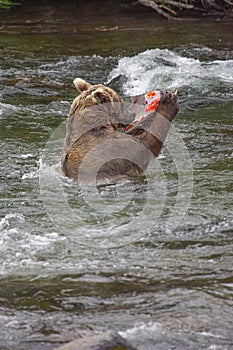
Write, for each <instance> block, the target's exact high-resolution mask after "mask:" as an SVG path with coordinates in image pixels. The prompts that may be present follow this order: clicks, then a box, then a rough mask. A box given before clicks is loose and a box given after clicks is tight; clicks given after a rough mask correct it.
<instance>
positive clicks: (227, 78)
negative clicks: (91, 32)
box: [108, 49, 233, 98]
mask: <svg viewBox="0 0 233 350" xmlns="http://www.w3.org/2000/svg"><path fill="white" fill-rule="evenodd" d="M232 68H233V60H225V61H224V60H214V61H209V62H206V61H201V60H200V59H195V58H192V57H186V56H183V55H181V54H179V53H176V52H175V51H171V50H168V49H164V50H162V49H151V50H146V51H144V52H141V53H139V54H137V55H135V56H132V57H123V58H121V59H120V60H119V61H118V65H117V67H115V68H114V69H113V70H112V72H111V73H110V75H109V77H108V82H109V83H110V82H111V81H112V80H113V79H117V78H119V77H120V76H123V77H125V79H126V82H125V84H124V86H123V91H124V93H125V94H126V95H139V94H143V93H145V92H146V91H148V90H150V89H180V90H184V91H185V92H186V93H188V94H191V95H193V94H197V93H199V94H202V95H203V94H204V95H205V96H207V95H208V96H209V94H212V93H213V94H214V95H216V92H218V95H219V94H220V95H221V97H227V98H229V96H232V94H233V92H232V81H233V69H232ZM216 89H217V90H216ZM215 90H216V91H215ZM221 90H223V91H222V93H221ZM226 95H227V96H226Z"/></svg>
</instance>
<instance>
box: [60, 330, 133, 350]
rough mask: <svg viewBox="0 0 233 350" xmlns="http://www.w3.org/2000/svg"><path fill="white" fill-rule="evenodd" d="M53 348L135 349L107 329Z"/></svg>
mask: <svg viewBox="0 0 233 350" xmlns="http://www.w3.org/2000/svg"><path fill="white" fill-rule="evenodd" d="M55 350H137V349H136V348H135V347H133V346H132V345H130V344H129V343H128V341H126V340H125V339H124V338H122V337H121V336H120V335H119V334H118V333H117V332H114V331H109V332H105V333H102V334H96V335H93V336H88V337H85V338H81V339H77V340H74V341H72V342H70V343H68V344H65V345H62V346H60V347H59V348H56V349H55Z"/></svg>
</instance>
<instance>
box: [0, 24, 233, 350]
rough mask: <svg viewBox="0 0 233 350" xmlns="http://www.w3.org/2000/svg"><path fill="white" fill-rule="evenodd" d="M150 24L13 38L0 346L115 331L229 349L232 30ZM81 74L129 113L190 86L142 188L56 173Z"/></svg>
mask: <svg viewBox="0 0 233 350" xmlns="http://www.w3.org/2000/svg"><path fill="white" fill-rule="evenodd" d="M153 21H154V20H153V19H152V17H151V19H150V21H149V20H148V22H146V23H145V22H144V21H143V19H141V21H140V20H139V19H138V21H133V20H132V18H131V21H130V20H129V21H128V23H127V25H128V27H127V26H126V24H125V25H124V26H122V27H119V28H118V29H116V30H111V31H105V29H106V28H105V27H101V28H100V29H101V30H95V31H88V30H87V31H86V32H82V33H76V34H74V33H73V34H72V35H67V34H63V35H61V34H56V33H53V34H38V33H35V34H31V35H28V34H27V33H25V34H21V35H18V34H1V41H0V48H1V57H0V74H1V81H0V85H1V90H0V91H1V93H0V152H1V160H0V190H1V191H0V197H1V202H0V203H1V206H0V270H1V277H0V278H1V284H0V315H1V316H0V349H17V350H26V349H33V350H39V349H53V348H54V347H55V346H57V345H59V344H61V343H62V342H65V341H69V340H72V339H74V338H75V337H76V336H78V335H79V334H80V333H82V332H83V331H85V330H93V331H97V332H99V331H100V332H101V331H105V330H109V329H115V330H117V331H119V332H120V334H121V335H122V336H123V337H125V338H126V339H128V340H130V341H131V342H132V344H133V345H135V346H137V347H138V349H140V350H148V349H151V350H158V349H161V350H167V349H179V350H181V349H184V350H187V349H192V350H193V349H209V350H228V349H233V333H232V329H233V236H232V234H233V215H232V204H233V203H232V188H233V183H232V171H233V169H232V156H233V150H232V131H233V130H232V129H233V127H232V107H233V101H232V96H233V90H232V85H233V46H232V45H233V44H232V43H233V41H232V34H231V26H230V24H229V23H217V22H207V21H206V20H205V21H202V22H191V23H190V22H181V23H179V22H175V23H168V22H166V21H164V20H159V19H157V20H156V21H154V22H153ZM152 23H153V25H152ZM75 77H82V78H84V79H86V80H88V81H91V82H92V83H99V82H102V83H106V84H109V85H110V86H112V87H114V88H115V89H116V90H117V91H118V92H120V93H121V94H122V96H124V98H125V100H126V101H129V96H131V95H137V94H140V93H144V92H145V91H148V90H149V89H152V88H156V89H161V88H170V89H178V90H179V96H180V98H179V104H180V111H179V113H178V115H177V117H176V119H175V121H174V124H173V127H172V129H171V132H170V134H169V137H168V138H167V141H166V144H165V145H164V148H163V151H162V153H161V155H160V156H159V158H158V160H157V161H154V162H152V164H151V166H150V168H149V169H148V172H147V173H146V176H145V177H143V178H140V179H138V180H137V181H134V182H131V181H125V182H121V183H118V184H117V185H114V184H110V185H107V186H102V187H99V188H96V187H95V186H92V185H90V186H89V185H86V186H85V187H82V188H81V189H80V188H78V186H77V184H76V183H75V182H73V181H71V180H69V179H65V178H63V177H62V176H61V175H60V173H59V161H60V155H61V149H62V145H63V139H64V136H65V121H66V116H67V113H68V111H69V106H70V104H71V102H72V100H73V98H74V97H75V96H76V92H75V91H74V89H73V87H72V81H73V79H74V78H75Z"/></svg>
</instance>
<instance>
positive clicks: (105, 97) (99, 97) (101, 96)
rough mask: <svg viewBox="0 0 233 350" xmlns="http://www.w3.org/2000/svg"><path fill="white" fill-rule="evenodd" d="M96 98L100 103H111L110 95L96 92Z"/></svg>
mask: <svg viewBox="0 0 233 350" xmlns="http://www.w3.org/2000/svg"><path fill="white" fill-rule="evenodd" d="M94 96H95V98H96V99H97V100H99V102H100V103H107V102H110V101H111V100H110V98H109V96H108V95H105V94H104V93H103V92H100V91H96V93H95V95H94Z"/></svg>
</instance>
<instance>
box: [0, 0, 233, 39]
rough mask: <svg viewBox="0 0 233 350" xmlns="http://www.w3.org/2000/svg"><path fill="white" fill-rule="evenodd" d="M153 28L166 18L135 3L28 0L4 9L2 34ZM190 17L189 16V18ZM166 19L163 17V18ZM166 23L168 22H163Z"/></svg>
mask: <svg viewBox="0 0 233 350" xmlns="http://www.w3.org/2000/svg"><path fill="white" fill-rule="evenodd" d="M180 14H181V18H182V19H185V18H186V19H188V20H189V21H190V20H191V21H203V20H205V21H206V20H207V21H210V20H211V19H212V20H214V21H215V20H217V21H219V20H220V19H224V20H227V21H229V20H231V19H232V18H230V17H228V18H223V17H221V16H219V17H218V16H214V15H213V16H207V17H205V16H204V17H203V16H201V15H199V16H198V13H197V14H195V13H194V14H193V13H192V12H190V11H181V12H180ZM142 16H143V21H144V22H145V25H146V23H148V26H150V27H153V26H154V25H155V23H156V22H157V20H161V18H162V16H160V15H159V14H157V13H156V12H155V11H154V10H153V9H151V8H148V7H145V6H143V5H142V4H140V3H139V2H135V1H133V0H120V1H107V0H98V1H93V0H92V1H85V0H80V1H74V0H68V1H55V0H49V1H48V0H41V1H39V2H37V3H35V2H34V1H32V0H25V1H23V3H22V4H20V5H17V6H14V7H12V8H11V9H1V10H0V23H1V25H0V34H1V33H5V34H43V33H44V34H52V33H53V34H56V33H59V34H77V33H91V32H108V31H117V30H124V29H126V28H128V27H129V24H130V26H132V27H134V28H138V27H140V26H141V21H142ZM185 16H186V17H185ZM162 19H163V18H162ZM163 21H164V23H166V22H167V21H166V20H165V19H163Z"/></svg>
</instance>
